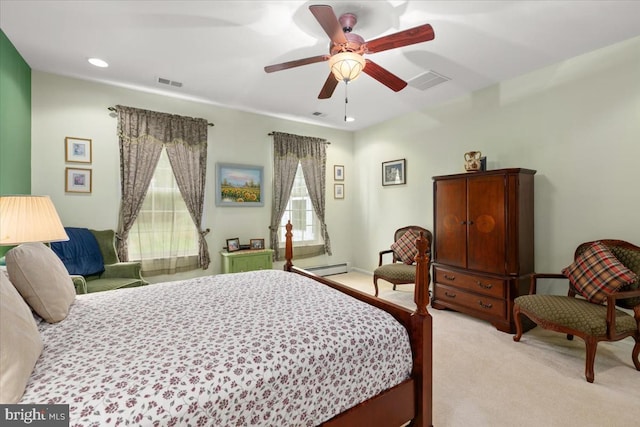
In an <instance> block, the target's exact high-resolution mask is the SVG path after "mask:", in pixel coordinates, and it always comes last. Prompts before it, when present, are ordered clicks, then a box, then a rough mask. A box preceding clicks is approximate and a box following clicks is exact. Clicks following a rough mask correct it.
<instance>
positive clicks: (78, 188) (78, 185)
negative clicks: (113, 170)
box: [64, 168, 91, 193]
mask: <svg viewBox="0 0 640 427" xmlns="http://www.w3.org/2000/svg"><path fill="white" fill-rule="evenodd" d="M64 174H65V186H64V191H66V192H67V193H91V169H83V168H65V172H64Z"/></svg>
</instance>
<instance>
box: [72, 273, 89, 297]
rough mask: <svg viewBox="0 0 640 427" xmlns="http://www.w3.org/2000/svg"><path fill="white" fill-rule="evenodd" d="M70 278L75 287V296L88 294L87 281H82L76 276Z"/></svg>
mask: <svg viewBox="0 0 640 427" xmlns="http://www.w3.org/2000/svg"><path fill="white" fill-rule="evenodd" d="M70 276H71V280H73V286H75V288H76V294H78V295H80V294H86V293H88V291H87V281H86V280H85V279H84V277H82V276H80V275H77V274H71V275H70Z"/></svg>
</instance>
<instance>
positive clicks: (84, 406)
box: [21, 270, 412, 427]
mask: <svg viewBox="0 0 640 427" xmlns="http://www.w3.org/2000/svg"><path fill="white" fill-rule="evenodd" d="M39 329H40V332H41V334H42V337H43V340H44V343H45V346H44V351H43V353H42V355H41V356H40V359H39V360H38V363H37V364H36V367H35V370H34V373H33V375H32V376H31V379H30V381H29V384H28V385H27V390H26V392H25V394H24V397H23V399H22V401H21V403H42V404H55V403H64V404H69V405H70V418H71V423H70V425H71V426H105V425H144V426H152V425H153V426H174V425H175V426H185V425H190V426H205V425H206V426H246V425H256V426H278V427H282V426H312V425H317V424H319V423H321V422H323V421H326V420H328V419H330V418H331V417H333V416H334V415H336V414H338V413H340V412H342V411H344V410H345V409H347V408H349V407H352V406H354V405H356V404H358V403H360V402H361V401H363V400H366V399H368V398H370V397H372V396H374V395H376V394H378V393H379V392H380V391H382V390H384V389H386V388H389V387H391V386H393V385H396V384H398V383H400V382H402V381H403V380H405V379H406V378H408V377H409V374H410V372H411V364H412V360H411V349H410V347H409V339H408V336H407V333H406V331H405V330H404V328H403V327H402V326H401V325H400V324H399V323H397V322H396V321H395V320H394V319H393V318H392V317H391V316H390V315H388V314H387V313H385V312H383V311H381V310H378V309H376V308H374V307H371V306H369V305H367V304H364V303H362V302H360V301H358V300H356V299H354V298H350V297H348V296H346V295H344V294H342V293H340V292H338V291H335V290H333V289H330V288H328V287H326V286H323V285H321V284H319V283H316V282H314V281H312V280H310V279H308V278H305V277H302V276H299V275H297V274H292V273H286V272H283V271H276V270H264V271H260V272H248V273H237V274H224V275H217V276H208V277H201V278H196V279H191V280H186V281H178V282H171V283H162V284H153V285H149V286H145V287H141V288H134V289H122V290H118V291H109V292H101V293H95V294H88V295H82V296H79V297H78V298H77V299H76V301H75V302H74V304H73V305H72V307H71V310H70V313H69V316H68V317H67V319H65V320H63V321H62V322H60V323H59V324H48V323H45V322H42V323H41V324H40V325H39Z"/></svg>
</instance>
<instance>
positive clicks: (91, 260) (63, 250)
mask: <svg viewBox="0 0 640 427" xmlns="http://www.w3.org/2000/svg"><path fill="white" fill-rule="evenodd" d="M64 230H65V231H66V232H67V235H68V236H69V240H68V241H66V242H54V243H51V250H53V252H55V254H56V255H58V257H59V258H60V259H61V260H62V263H63V264H64V266H65V267H67V270H68V271H69V274H79V275H82V276H89V275H92V274H99V273H102V272H103V271H104V259H103V258H102V253H101V252H100V246H98V241H97V240H96V238H95V236H94V235H93V233H91V231H89V229H88V228H76V227H65V228H64Z"/></svg>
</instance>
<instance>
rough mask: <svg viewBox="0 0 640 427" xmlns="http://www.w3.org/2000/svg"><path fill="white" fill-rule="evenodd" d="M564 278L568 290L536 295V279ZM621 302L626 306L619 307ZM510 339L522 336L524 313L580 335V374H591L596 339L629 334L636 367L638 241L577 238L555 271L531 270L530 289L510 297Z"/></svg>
mask: <svg viewBox="0 0 640 427" xmlns="http://www.w3.org/2000/svg"><path fill="white" fill-rule="evenodd" d="M559 278H568V279H569V292H568V296H561V295H536V286H537V281H538V280H539V279H559ZM616 306H617V307H621V308H623V309H626V310H621V309H619V308H616ZM513 314H514V318H515V323H516V331H517V332H516V335H515V336H514V337H513V339H514V340H515V341H520V338H521V337H522V331H523V329H522V319H521V317H520V316H522V315H524V316H526V317H528V318H529V319H531V320H533V321H534V322H535V323H536V324H538V325H539V326H541V327H542V328H544V329H549V330H553V331H557V332H563V333H566V334H567V339H569V340H571V339H573V336H574V335H577V336H579V337H580V338H582V339H583V340H584V341H585V345H586V363H585V377H586V379H587V381H588V382H590V383H592V382H593V380H594V370H593V366H594V361H595V357H596V349H597V346H598V342H600V341H618V340H621V339H624V338H627V337H633V339H634V340H635V346H634V347H633V350H632V354H631V359H632V361H633V364H634V365H635V367H636V369H637V370H638V371H640V361H639V360H638V355H639V354H640V247H638V246H635V245H633V244H631V243H628V242H625V241H622V240H599V241H595V242H586V243H582V244H581V245H580V246H578V248H577V249H576V251H575V254H574V262H573V263H572V264H571V265H570V266H568V267H567V268H565V269H564V270H563V271H562V274H556V273H534V274H533V275H532V277H531V288H530V292H529V295H523V296H520V297H518V298H516V299H515V300H514V305H513Z"/></svg>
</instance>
